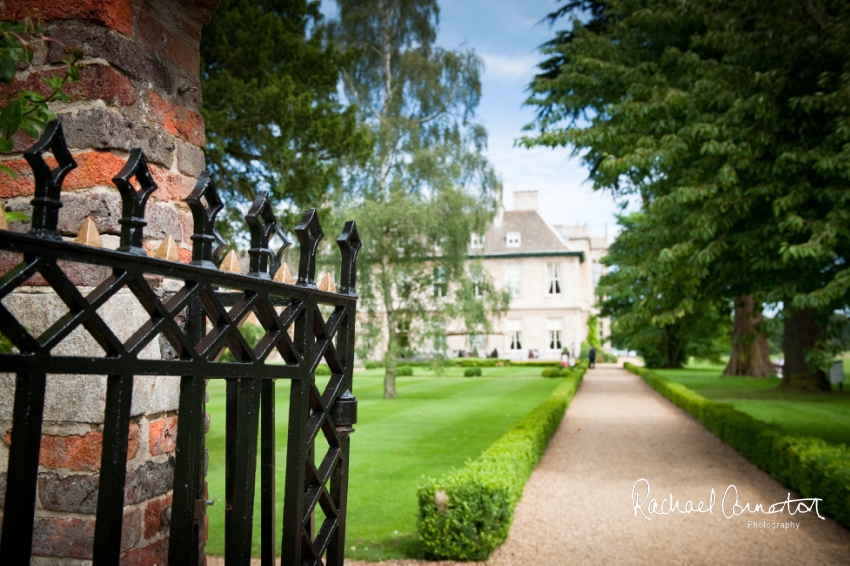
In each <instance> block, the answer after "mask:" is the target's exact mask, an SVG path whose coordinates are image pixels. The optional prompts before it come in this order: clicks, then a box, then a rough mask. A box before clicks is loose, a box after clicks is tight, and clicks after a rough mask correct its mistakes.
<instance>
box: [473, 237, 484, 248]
mask: <svg viewBox="0 0 850 566" xmlns="http://www.w3.org/2000/svg"><path fill="white" fill-rule="evenodd" d="M470 245H471V246H472V247H473V248H476V249H480V248H483V247H484V236H481V235H479V234H473V235H472V238H471V242H470Z"/></svg>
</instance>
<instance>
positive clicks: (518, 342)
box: [508, 319, 522, 352]
mask: <svg viewBox="0 0 850 566" xmlns="http://www.w3.org/2000/svg"><path fill="white" fill-rule="evenodd" d="M508 350H509V351H511V352H520V351H522V321H521V320H518V319H515V320H509V321H508Z"/></svg>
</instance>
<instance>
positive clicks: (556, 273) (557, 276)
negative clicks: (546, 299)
mask: <svg viewBox="0 0 850 566" xmlns="http://www.w3.org/2000/svg"><path fill="white" fill-rule="evenodd" d="M562 288H563V280H562V279H561V264H560V263H547V264H546V293H547V294H548V295H560V294H561V289H562Z"/></svg>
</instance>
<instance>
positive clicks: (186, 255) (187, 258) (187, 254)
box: [177, 248, 192, 263]
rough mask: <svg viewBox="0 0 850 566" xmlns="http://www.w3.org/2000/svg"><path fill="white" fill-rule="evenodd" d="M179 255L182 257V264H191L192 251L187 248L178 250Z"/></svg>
mask: <svg viewBox="0 0 850 566" xmlns="http://www.w3.org/2000/svg"><path fill="white" fill-rule="evenodd" d="M177 255H178V256H180V263H189V262H191V261H192V251H191V250H187V249H185V248H177Z"/></svg>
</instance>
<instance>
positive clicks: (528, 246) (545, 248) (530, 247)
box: [470, 210, 584, 259]
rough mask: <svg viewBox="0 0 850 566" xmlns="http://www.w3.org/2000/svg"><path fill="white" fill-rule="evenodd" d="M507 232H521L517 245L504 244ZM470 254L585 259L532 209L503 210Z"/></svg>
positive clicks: (582, 254)
mask: <svg viewBox="0 0 850 566" xmlns="http://www.w3.org/2000/svg"><path fill="white" fill-rule="evenodd" d="M509 232H519V233H520V245H519V246H510V247H509V246H508V245H507V236H508V233H509ZM482 252H483V253H482ZM470 254H471V255H473V256H476V257H480V256H482V255H483V256H485V257H534V256H562V255H577V256H580V257H582V259H584V253H582V252H581V251H574V250H573V249H572V248H570V246H569V245H568V244H567V243H566V242H565V241H564V239H563V238H562V237H561V236H560V235H559V234H558V233H557V232H556V231H555V229H554V228H552V227H551V226H549V225H548V224H546V221H545V220H543V218H541V217H540V215H539V214H538V213H537V211H535V210H506V211H505V212H504V216H503V218H502V222H501V226H496V225H495V224H494V225H493V226H491V227H490V230H488V231H487V235H486V236H485V239H484V249H483V250H482V249H481V248H470Z"/></svg>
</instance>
